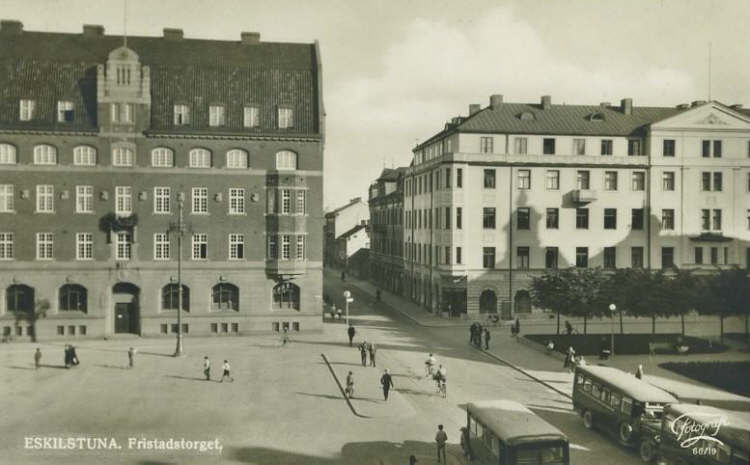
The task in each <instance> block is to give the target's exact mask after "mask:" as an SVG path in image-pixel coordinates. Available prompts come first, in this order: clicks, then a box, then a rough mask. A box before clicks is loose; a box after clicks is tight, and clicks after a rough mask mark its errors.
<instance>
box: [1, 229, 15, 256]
mask: <svg viewBox="0 0 750 465" xmlns="http://www.w3.org/2000/svg"><path fill="white" fill-rule="evenodd" d="M13 239H14V238H13V233H11V232H0V260H13V257H14V254H13V253H14V250H13V249H14V247H13V245H14V244H13Z"/></svg>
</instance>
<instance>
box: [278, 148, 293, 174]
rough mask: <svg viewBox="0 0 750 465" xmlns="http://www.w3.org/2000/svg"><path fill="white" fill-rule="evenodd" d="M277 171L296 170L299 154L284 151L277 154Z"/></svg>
mask: <svg viewBox="0 0 750 465" xmlns="http://www.w3.org/2000/svg"><path fill="white" fill-rule="evenodd" d="M276 169H277V170H296V169H297V154H296V153H294V152H292V151H291V150H282V151H280V152H276Z"/></svg>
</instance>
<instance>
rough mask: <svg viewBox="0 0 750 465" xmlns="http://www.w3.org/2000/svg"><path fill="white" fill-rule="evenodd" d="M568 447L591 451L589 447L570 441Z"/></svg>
mask: <svg viewBox="0 0 750 465" xmlns="http://www.w3.org/2000/svg"><path fill="white" fill-rule="evenodd" d="M570 448H571V449H578V450H582V451H584V452H591V449H589V448H588V447H583V446H581V445H578V444H573V443H572V442H571V443H570Z"/></svg>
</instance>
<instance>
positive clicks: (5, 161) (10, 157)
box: [0, 144, 18, 165]
mask: <svg viewBox="0 0 750 465" xmlns="http://www.w3.org/2000/svg"><path fill="white" fill-rule="evenodd" d="M16 163H18V160H17V159H16V146H15V145H11V144H0V165H15V164H16Z"/></svg>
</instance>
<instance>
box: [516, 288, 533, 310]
mask: <svg viewBox="0 0 750 465" xmlns="http://www.w3.org/2000/svg"><path fill="white" fill-rule="evenodd" d="M514 300H515V306H516V313H531V295H529V291H526V290H523V289H522V290H520V291H518V292H516V296H515V299H514Z"/></svg>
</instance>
